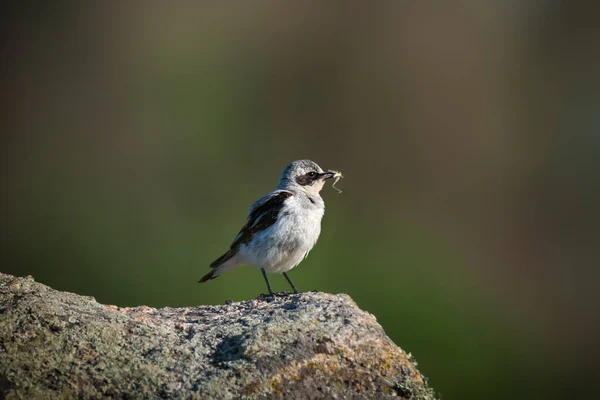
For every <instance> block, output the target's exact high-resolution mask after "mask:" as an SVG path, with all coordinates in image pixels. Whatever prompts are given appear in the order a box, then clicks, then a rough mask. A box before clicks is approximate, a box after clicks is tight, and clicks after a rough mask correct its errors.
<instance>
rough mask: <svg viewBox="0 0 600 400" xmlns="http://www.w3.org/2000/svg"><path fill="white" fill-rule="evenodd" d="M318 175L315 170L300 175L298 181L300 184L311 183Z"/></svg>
mask: <svg viewBox="0 0 600 400" xmlns="http://www.w3.org/2000/svg"><path fill="white" fill-rule="evenodd" d="M317 176H318V174H317V173H315V172H314V171H310V172H309V173H307V174H304V175H300V176H299V177H297V178H296V182H298V184H299V185H301V186H307V185H311V184H312V183H313V182H314V181H315V179H316V178H317Z"/></svg>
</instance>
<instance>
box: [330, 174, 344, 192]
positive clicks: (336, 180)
mask: <svg viewBox="0 0 600 400" xmlns="http://www.w3.org/2000/svg"><path fill="white" fill-rule="evenodd" d="M329 173H330V174H332V175H331V177H332V178H333V179H334V181H333V184H332V185H331V187H332V188H334V189H335V190H337V191H338V193H342V191H341V190H340V189H338V188H336V187H335V184H336V183H338V181H339V180H340V178H343V177H344V175H342V173H341V172H340V171H336V170H333V169H332V170H330V171H329Z"/></svg>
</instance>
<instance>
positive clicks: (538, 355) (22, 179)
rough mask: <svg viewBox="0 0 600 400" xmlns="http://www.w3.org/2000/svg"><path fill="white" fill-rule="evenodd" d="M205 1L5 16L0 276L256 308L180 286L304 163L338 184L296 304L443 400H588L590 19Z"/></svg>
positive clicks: (513, 8) (539, 5)
mask: <svg viewBox="0 0 600 400" xmlns="http://www.w3.org/2000/svg"><path fill="white" fill-rule="evenodd" d="M201 3H202V2H197V3H193V2H190V3H181V4H178V5H177V6H175V5H174V4H173V3H172V2H144V3H143V5H142V4H141V2H94V3H93V4H92V3H89V2H71V3H68V2H67V3H64V2H62V3H55V2H49V3H45V4H40V5H37V6H36V7H28V6H26V5H24V4H23V5H22V6H20V8H18V9H12V10H7V13H6V14H5V15H4V16H3V18H4V20H5V22H6V23H3V24H2V25H3V26H2V29H3V33H4V35H3V36H2V37H3V38H4V39H3V42H2V46H3V47H2V53H1V58H0V60H1V64H0V65H1V72H2V74H1V75H0V80H1V81H0V84H1V87H0V89H1V92H2V96H1V98H0V101H1V105H2V108H1V109H2V114H3V118H2V122H1V123H2V130H1V132H2V135H1V136H0V178H1V180H0V189H1V192H0V193H1V197H0V224H1V225H0V226H1V228H0V240H1V242H0V257H1V258H0V262H1V264H0V265H1V267H0V268H1V269H2V271H3V272H8V273H12V274H18V275H26V274H32V275H33V276H34V277H35V278H36V279H37V280H38V281H41V282H43V283H46V284H48V285H50V286H52V287H54V288H57V289H61V290H68V291H73V292H78V293H82V294H88V295H92V296H95V297H96V298H97V299H98V300H99V301H101V302H105V303H114V304H118V305H123V306H124V305H140V304H148V305H151V306H156V307H161V306H167V305H168V306H187V305H197V304H211V303H212V304H215V303H223V302H224V301H225V300H226V299H234V300H242V299H249V298H252V297H254V296H256V295H258V294H259V293H261V292H264V291H265V287H264V283H263V281H262V277H261V274H260V273H258V272H257V270H255V269H253V268H249V267H248V268H241V269H239V270H237V271H235V272H232V273H228V274H226V275H224V276H222V277H220V278H219V279H217V280H214V281H211V282H209V283H207V284H203V285H198V284H197V283H196V282H197V280H198V278H200V277H201V276H202V275H203V274H205V273H206V272H207V270H208V264H209V263H210V262H211V261H213V259H215V258H216V257H218V256H219V255H221V254H222V253H223V252H224V251H225V250H226V248H227V246H228V245H229V243H230V242H231V240H232V239H233V237H234V235H235V234H236V232H237V230H238V229H239V228H240V226H241V225H242V224H243V222H244V218H245V217H246V209H247V207H248V206H249V205H250V204H251V203H252V202H253V201H254V200H255V199H257V198H258V197H259V196H262V195H263V194H265V193H266V192H267V191H269V190H271V189H273V188H274V186H275V184H276V182H277V178H278V175H279V173H280V172H281V170H282V168H283V167H284V166H285V164H287V163H288V162H290V161H292V160H295V159H299V158H311V159H313V160H315V161H316V162H318V163H319V164H320V165H321V166H322V167H323V168H326V169H337V170H341V171H342V172H343V173H344V175H345V179H343V180H342V181H340V182H339V184H338V186H339V187H340V188H341V189H342V190H343V193H342V194H339V195H338V194H337V192H336V191H335V190H333V189H331V188H330V187H326V188H325V190H324V193H323V197H324V199H325V201H326V204H327V212H326V216H325V219H324V221H323V231H322V232H323V233H322V236H321V239H320V241H319V244H318V245H317V247H316V248H315V249H314V250H313V252H311V254H310V256H309V257H308V258H307V259H306V260H305V261H304V262H303V263H302V264H301V265H300V266H299V267H298V268H297V269H295V270H293V271H292V272H291V277H292V278H293V279H294V281H295V282H296V284H297V286H298V287H300V288H301V289H304V290H311V289H318V290H321V291H327V292H334V293H335V292H345V293H348V294H350V295H351V296H352V297H353V298H354V299H355V300H356V301H357V302H358V304H359V305H360V306H361V307H362V308H364V309H367V310H369V311H370V312H372V313H373V314H375V315H376V316H377V318H378V320H379V321H380V322H381V324H382V325H383V326H384V327H385V329H386V331H387V333H388V334H389V335H390V337H391V338H392V339H393V340H394V341H395V342H396V343H398V344H399V345H401V346H402V347H403V348H404V349H405V350H406V351H410V352H412V353H413V354H414V355H415V356H416V358H417V360H419V361H420V369H421V370H422V371H423V373H425V374H426V375H427V376H429V377H430V382H431V384H432V386H433V387H434V388H435V389H436V390H438V391H439V392H441V394H442V396H443V398H446V399H454V398H461V399H482V398H487V399H490V398H515V397H521V396H522V397H524V398H526V397H528V398H534V397H535V398H547V397H551V396H557V397H561V398H580V396H581V397H583V396H584V395H586V394H587V392H586V388H585V387H584V386H582V384H583V385H584V382H586V377H587V374H588V373H592V372H593V371H595V370H597V368H596V367H595V366H594V365H596V364H595V363H596V359H597V357H596V356H597V351H596V344H597V339H598V337H600V318H599V313H598V304H599V301H600V294H599V293H600V291H599V290H600V276H599V275H600V274H599V272H598V244H599V243H600V242H599V240H598V238H599V235H598V226H599V224H598V218H597V217H598V213H597V211H598V209H597V206H598V204H599V200H600V179H598V176H597V171H598V167H600V165H599V162H598V158H599V156H600V136H599V135H598V131H599V129H600V109H599V105H600V91H599V90H598V88H599V86H600V78H599V77H600V75H599V74H598V71H600V53H599V52H598V50H597V49H598V40H599V38H600V36H599V35H598V28H599V25H598V20H599V19H598V13H597V12H596V10H595V9H592V8H589V9H588V8H585V7H583V6H582V5H580V4H579V3H578V2H555V1H554V2H553V1H538V2H494V1H481V2H471V3H472V4H470V5H468V4H467V3H461V5H460V6H458V5H456V4H451V3H448V2H437V3H431V2H381V3H379V2H378V3H377V4H375V3H373V2H349V3H348V2H346V3H344V5H341V4H336V5H334V4H333V3H327V4H325V3H323V2H318V3H317V2H314V3H312V2H294V3H293V4H292V3H286V4H282V3H275V2H240V3H239V4H236V5H232V4H231V3H225V2H217V3H210V4H209V3H206V4H201ZM590 4H591V3H590ZM272 283H273V285H274V287H275V289H276V290H284V289H288V287H287V283H286V282H285V280H284V279H283V278H280V277H279V276H274V277H273V278H272Z"/></svg>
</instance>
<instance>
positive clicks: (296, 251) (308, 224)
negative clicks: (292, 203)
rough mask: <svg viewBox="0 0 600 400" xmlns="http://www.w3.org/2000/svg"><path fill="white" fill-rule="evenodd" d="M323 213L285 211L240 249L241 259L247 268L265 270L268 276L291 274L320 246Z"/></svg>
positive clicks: (299, 210)
mask: <svg viewBox="0 0 600 400" xmlns="http://www.w3.org/2000/svg"><path fill="white" fill-rule="evenodd" d="M292 210H296V211H295V212H292ZM323 211H324V210H318V209H310V208H296V207H290V208H287V207H285V208H284V209H282V210H281V212H280V216H279V218H278V220H277V222H276V223H275V224H273V225H272V226H271V227H269V228H268V229H266V230H264V231H262V232H260V233H257V234H256V236H255V237H254V239H253V240H252V241H250V242H249V243H248V244H247V245H243V246H242V247H240V253H241V254H240V255H242V256H243V258H244V260H245V261H246V262H247V263H248V264H250V265H254V266H255V267H258V268H264V269H265V271H267V272H272V273H273V272H277V273H282V272H286V271H289V270H290V269H292V268H294V267H295V266H296V265H298V264H299V263H300V262H301V261H302V260H303V259H304V258H305V257H306V255H307V254H308V252H309V251H310V250H311V249H312V248H313V247H314V245H315V244H316V243H317V239H318V238H319V234H320V233H321V218H322V217H323Z"/></svg>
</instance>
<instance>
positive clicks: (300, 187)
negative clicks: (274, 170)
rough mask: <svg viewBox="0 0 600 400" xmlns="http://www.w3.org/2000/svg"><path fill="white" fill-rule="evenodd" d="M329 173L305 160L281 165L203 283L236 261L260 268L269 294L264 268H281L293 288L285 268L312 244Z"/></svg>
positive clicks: (318, 229)
mask: <svg viewBox="0 0 600 400" xmlns="http://www.w3.org/2000/svg"><path fill="white" fill-rule="evenodd" d="M334 175H335V173H334V172H324V171H323V170H322V169H321V167H319V166H318V165H317V164H316V163H315V162H313V161H310V160H299V161H294V162H292V163H291V164H289V165H288V166H286V167H285V169H284V170H283V173H282V174H281V177H280V178H279V183H278V185H277V188H276V189H275V190H273V191H272V192H270V193H269V194H267V195H266V196H263V197H261V198H260V199H258V200H257V201H256V202H255V203H254V204H252V206H250V213H249V215H248V219H247V220H246V225H244V226H243V227H242V229H241V230H240V232H239V233H238V235H237V236H236V237H235V239H234V240H233V243H232V244H231V246H230V247H229V250H228V251H227V253H225V254H223V255H222V256H221V257H219V258H217V259H216V260H215V261H213V262H212V263H211V264H210V267H211V268H212V271H210V272H209V273H208V274H206V275H204V276H203V277H202V279H200V282H206V281H208V280H210V279H214V278H216V277H218V276H219V275H221V274H222V273H223V272H226V271H230V270H232V269H234V268H236V267H238V266H241V265H253V266H255V267H258V268H260V270H261V271H262V274H263V276H264V278H265V282H266V283H267V288H268V290H269V295H273V290H271V285H270V284H269V279H268V278H267V272H269V273H282V274H283V276H285V279H287V281H288V282H289V284H290V285H291V286H292V289H293V290H294V292H295V293H298V289H296V286H294V284H293V283H292V281H291V280H290V278H289V276H287V273H286V272H287V271H289V270H291V269H292V268H294V267H295V266H296V265H298V264H299V263H300V262H301V261H302V260H303V259H304V258H305V257H306V256H307V255H308V252H309V251H310V250H311V249H312V248H313V247H314V245H315V244H316V243H317V239H318V238H319V234H320V233H321V218H323V214H324V213H325V203H324V202H323V199H322V198H321V196H320V194H319V192H320V191H321V189H323V185H324V184H325V180H327V179H330V178H333V177H334Z"/></svg>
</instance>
